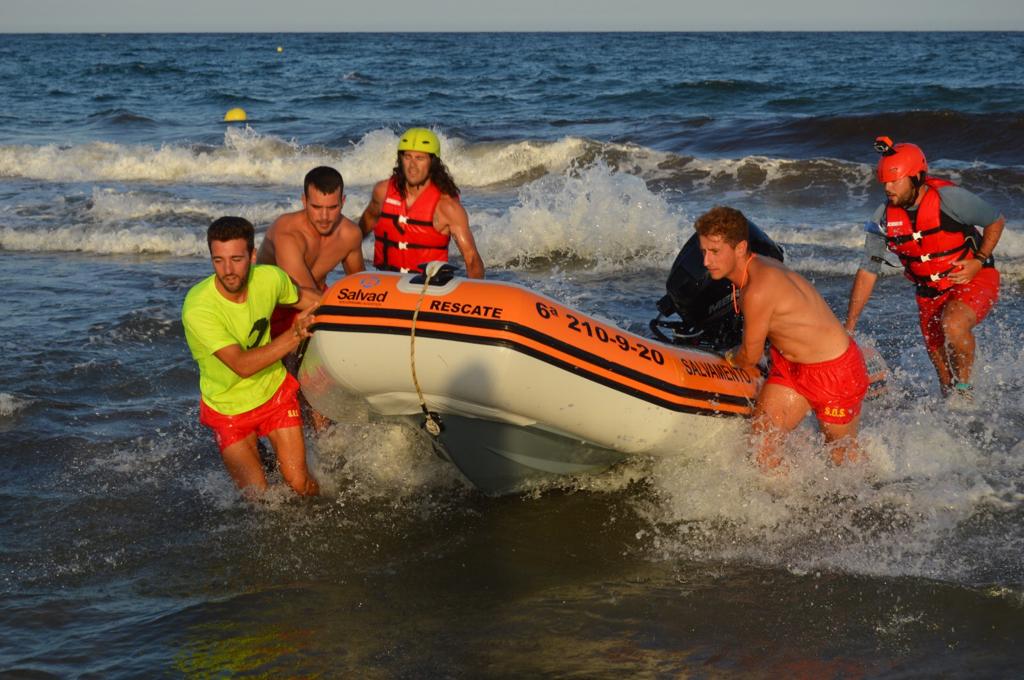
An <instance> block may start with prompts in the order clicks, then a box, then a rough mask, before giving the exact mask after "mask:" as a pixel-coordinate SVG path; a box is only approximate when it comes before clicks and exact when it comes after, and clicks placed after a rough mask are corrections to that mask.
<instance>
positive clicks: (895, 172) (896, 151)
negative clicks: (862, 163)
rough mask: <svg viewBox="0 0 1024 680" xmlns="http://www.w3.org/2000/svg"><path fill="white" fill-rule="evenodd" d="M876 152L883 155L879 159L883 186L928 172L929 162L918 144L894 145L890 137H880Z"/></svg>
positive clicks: (879, 170) (880, 178)
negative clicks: (901, 178)
mask: <svg viewBox="0 0 1024 680" xmlns="http://www.w3.org/2000/svg"><path fill="white" fill-rule="evenodd" d="M875 150H876V151H878V152H879V153H881V154H882V157H881V158H879V159H878V181H879V182H881V183H883V184H884V183H886V182H895V181H896V180H898V179H899V178H900V177H916V176H917V175H919V174H920V173H922V172H928V161H927V160H925V157H924V152H923V151H921V148H920V147H919V146H917V145H916V144H905V143H904V144H893V143H892V140H891V139H889V138H888V137H879V138H877V139H876V140H875Z"/></svg>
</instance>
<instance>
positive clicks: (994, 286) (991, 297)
mask: <svg viewBox="0 0 1024 680" xmlns="http://www.w3.org/2000/svg"><path fill="white" fill-rule="evenodd" d="M950 300H959V301H960V302H962V303H964V304H965V305H967V306H968V307H970V308H971V309H972V310H974V315H975V316H976V317H977V319H978V323H981V322H982V321H983V320H984V319H985V317H986V316H988V313H989V312H990V311H991V310H992V305H994V304H995V303H996V301H997V300H999V272H998V271H997V270H996V268H995V267H985V268H984V269H982V270H981V271H980V272H978V273H977V274H976V275H975V277H974V278H973V279H971V280H970V281H968V282H967V283H962V284H960V285H958V286H953V287H952V288H949V289H948V290H946V292H945V293H943V294H942V295H937V296H935V297H933V298H928V297H921V296H920V295H918V296H917V309H918V312H919V313H920V318H921V335H923V336H924V345H925V347H927V348H928V351H929V352H936V351H938V350H940V349H942V346H943V345H944V344H945V343H946V334H945V333H943V331H942V312H943V311H944V310H945V309H946V304H947V303H948V302H949V301H950Z"/></svg>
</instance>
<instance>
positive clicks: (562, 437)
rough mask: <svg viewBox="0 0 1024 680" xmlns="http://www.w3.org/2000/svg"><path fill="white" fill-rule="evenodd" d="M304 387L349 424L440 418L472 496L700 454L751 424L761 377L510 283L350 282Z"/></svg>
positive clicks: (341, 290)
mask: <svg viewBox="0 0 1024 680" xmlns="http://www.w3.org/2000/svg"><path fill="white" fill-rule="evenodd" d="M313 330H314V333H313V337H312V338H311V340H310V342H309V345H308V347H307V349H306V351H305V355H304V359H303V362H302V366H301V368H300V372H299V380H300V382H301V384H302V387H303V393H304V394H305V396H306V398H307V399H308V400H309V401H310V403H311V404H312V405H313V407H314V408H315V409H316V410H318V411H320V412H321V413H323V414H324V415H326V416H328V417H330V418H332V419H335V420H344V419H345V418H346V414H347V413H348V412H349V411H350V410H351V408H352V399H353V397H354V398H357V399H360V400H363V401H365V403H366V404H368V405H369V407H370V409H371V410H372V411H374V412H376V413H377V414H379V415H381V416H384V417H391V418H396V419H404V420H408V419H410V418H416V417H419V418H420V419H422V416H423V414H424V412H425V411H429V412H432V413H436V414H438V415H439V417H440V420H441V422H442V423H443V425H444V427H443V431H442V432H440V433H439V434H438V435H437V436H436V437H435V438H434V444H435V447H436V448H437V449H438V451H439V452H440V453H441V454H442V455H444V456H445V457H446V458H448V459H449V460H451V461H452V462H453V463H454V464H455V465H456V466H458V468H459V469H460V470H461V471H462V472H463V474H464V475H465V476H466V477H467V478H468V479H469V480H470V481H471V482H472V483H473V484H474V485H476V486H477V487H478V488H480V489H482V490H484V491H487V492H490V493H503V492H506V491H510V490H514V489H515V488H517V487H521V486H523V485H524V484H532V483H534V482H536V481H537V480H546V479H550V478H556V477H560V476H565V475H572V474H578V473H583V472H591V471H595V470H600V469H604V468H606V467H608V466H610V465H613V464H615V463H616V462H618V461H621V460H623V459H625V458H626V457H628V456H631V455H662V454H684V455H685V454H687V453H690V452H701V451H703V450H704V449H705V446H706V445H707V444H708V443H709V442H710V441H711V440H712V439H715V438H717V437H719V436H721V434H722V432H723V431H724V430H735V431H736V432H737V433H738V432H739V431H740V429H741V428H742V424H741V419H740V417H741V416H746V415H749V413H750V410H751V400H752V399H753V397H754V395H755V393H756V389H757V387H758V384H759V376H757V375H751V374H750V373H748V372H745V371H742V370H740V369H735V368H732V367H729V366H728V365H727V364H725V363H724V361H723V360H722V359H721V358H720V357H718V356H716V355H713V354H710V353H705V352H700V351H697V350H690V349H685V348H679V347H674V346H671V345H665V344H662V343H658V342H655V341H651V340H649V339H647V338H643V337H641V336H638V335H635V334H633V333H630V332H628V331H625V330H623V329H620V328H617V327H616V326H614V325H613V324H610V323H608V322H605V321H601V320H598V319H596V318H594V317H591V316H588V315H586V314H583V313H581V312H579V311H578V310H574V309H572V308H570V307H566V306H564V305H561V304H560V303H558V302H556V301H554V300H552V299H550V298H547V297H545V296H542V295H539V294H537V293H534V292H532V291H529V290H528V289H526V288H523V287H521V286H517V285H514V284H506V283H500V282H492V281H470V280H466V279H459V278H455V279H452V280H451V281H450V282H448V283H446V284H445V285H443V286H428V287H426V288H424V287H423V285H422V284H420V283H417V282H414V280H413V278H412V277H411V276H410V275H399V274H390V273H385V272H374V273H363V274H357V275H353V276H349V277H346V278H345V279H342V280H341V281H339V282H337V283H336V284H335V285H334V286H332V287H331V289H330V290H328V291H327V293H325V295H324V298H323V301H322V305H321V309H320V311H319V313H318V315H317V320H316V323H315V324H314V326H313Z"/></svg>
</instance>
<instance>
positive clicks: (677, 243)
mask: <svg viewBox="0 0 1024 680" xmlns="http://www.w3.org/2000/svg"><path fill="white" fill-rule="evenodd" d="M688 222H689V218H686V217H683V216H681V215H679V214H678V213H677V212H675V210H673V208H672V207H671V206H669V204H668V203H667V201H666V200H665V199H664V198H663V197H662V196H659V195H658V194H655V193H654V192H652V191H651V190H650V189H649V188H648V187H647V185H646V183H645V182H644V181H643V180H642V179H641V178H639V177H637V176H635V175H630V174H624V173H619V172H615V171H613V170H611V169H610V168H609V167H608V166H607V165H605V164H604V163H595V164H593V165H591V166H588V167H585V168H581V169H578V170H577V169H573V170H571V171H567V172H564V173H562V174H558V175H554V174H551V175H545V176H544V177H542V178H541V179H539V180H536V181H535V182H531V183H530V184H528V185H526V186H524V187H523V188H522V189H521V190H520V191H519V198H518V203H517V205H514V206H512V207H511V208H510V209H509V210H508V211H507V212H504V213H502V214H500V215H478V216H476V219H475V223H476V225H477V227H478V235H477V241H478V245H480V248H481V251H482V252H487V253H491V254H492V255H491V256H490V257H491V259H493V260H495V261H496V262H500V263H502V265H503V266H512V267H515V266H517V265H519V264H522V263H529V262H530V261H531V260H535V259H541V258H553V259H555V260H560V259H565V258H566V257H575V258H579V259H582V260H588V261H592V262H593V263H595V265H596V266H597V267H598V268H601V267H605V268H609V269H614V268H620V267H622V266H632V267H660V268H664V267H667V266H668V265H670V264H671V262H672V259H673V258H674V257H675V255H676V253H677V252H678V251H679V248H680V247H681V246H682V244H683V243H684V242H685V241H686V239H687V238H689V236H690V231H689V230H688V228H684V225H688ZM556 264H557V262H556Z"/></svg>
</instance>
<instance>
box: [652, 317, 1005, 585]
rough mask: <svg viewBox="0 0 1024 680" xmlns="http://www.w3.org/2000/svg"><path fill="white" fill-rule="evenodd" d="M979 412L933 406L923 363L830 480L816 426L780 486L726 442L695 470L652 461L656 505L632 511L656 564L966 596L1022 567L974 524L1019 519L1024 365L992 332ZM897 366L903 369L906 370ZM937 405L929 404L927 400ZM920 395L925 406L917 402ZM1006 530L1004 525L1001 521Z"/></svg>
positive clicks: (985, 339)
mask: <svg viewBox="0 0 1024 680" xmlns="http://www.w3.org/2000/svg"><path fill="white" fill-rule="evenodd" d="M981 334H982V337H981V338H980V341H979V346H983V347H984V350H983V351H981V352H979V359H978V363H977V364H976V368H977V369H978V370H977V371H976V374H977V375H976V381H975V384H976V396H975V398H976V401H975V403H974V405H973V406H968V407H966V409H965V410H962V411H954V410H951V406H950V405H948V404H946V403H944V402H942V401H941V398H940V397H938V396H937V395H934V394H931V392H930V390H929V388H930V387H933V386H932V385H931V381H932V380H934V375H933V373H932V372H931V367H930V365H928V362H927V359H926V358H925V357H924V352H923V350H922V349H920V348H919V347H916V346H915V347H914V352H913V354H914V355H915V357H917V355H920V357H918V358H920V361H916V359H914V361H912V362H911V363H913V365H912V366H911V365H909V364H908V365H907V367H906V368H904V367H903V366H902V365H901V366H896V367H895V370H894V371H893V377H892V379H891V386H890V394H889V395H887V396H886V397H883V398H882V399H880V400H876V401H872V402H868V403H867V405H866V407H865V413H864V418H863V421H862V424H861V433H860V436H859V441H860V444H861V446H862V447H863V449H864V450H865V452H866V453H867V456H868V459H867V461H866V462H862V463H858V464H854V465H847V466H844V467H839V468H836V467H833V466H832V465H831V464H829V463H828V462H827V452H826V451H825V450H824V448H823V442H822V439H821V436H820V434H818V432H817V428H816V426H815V425H814V423H813V419H812V418H808V419H806V420H805V421H804V422H803V423H802V424H801V425H800V426H799V427H798V428H797V430H795V431H794V432H793V433H792V434H791V435H790V437H789V439H788V440H787V442H786V445H785V452H786V458H787V460H788V462H789V464H790V466H791V467H790V469H789V472H788V474H786V475H784V476H782V477H780V478H772V477H767V476H765V475H763V474H762V473H761V472H760V471H759V470H757V469H756V468H755V466H754V465H752V464H751V463H750V462H749V460H748V458H747V456H748V453H747V452H748V446H749V444H748V443H747V442H746V441H736V440H728V441H722V442H720V443H719V445H718V446H716V447H712V448H709V449H708V450H706V451H703V452H701V453H699V454H697V455H695V456H693V457H692V458H690V459H684V460H674V459H671V458H662V459H656V460H655V461H653V469H652V471H651V473H650V477H649V480H650V482H651V484H652V485H653V488H654V490H655V493H654V497H653V499H638V500H637V505H638V510H639V512H641V513H642V514H643V516H644V517H646V518H647V520H648V522H649V525H650V531H651V533H652V536H654V540H653V550H654V554H655V556H656V557H658V558H659V559H662V558H668V559H678V558H679V557H688V558H693V559H703V560H706V559H709V558H711V559H725V560H737V561H744V562H756V563H766V564H772V565H777V566H787V567H788V568H790V569H791V570H793V571H794V573H809V572H813V571H817V570H830V571H843V572H848V573H861V574H871V575H880V576H918V577H926V578H936V579H941V580H951V581H958V582H971V580H972V579H973V578H975V576H974V574H976V573H978V572H982V573H983V572H984V570H985V568H986V564H987V563H988V561H989V560H993V559H995V560H1015V559H1016V557H1015V556H1016V555H1018V554H1019V552H1014V551H1019V549H1020V546H1021V544H1022V543H1024V540H1022V536H1021V534H1020V532H1009V533H1008V534H1007V535H1005V536H1003V537H1001V538H1000V540H999V541H998V542H997V543H995V544H991V543H989V544H986V548H985V554H979V553H978V552H977V551H976V550H975V549H974V547H973V544H972V543H971V541H972V540H981V541H987V540H988V539H984V538H983V537H978V538H977V539H974V537H973V533H974V530H973V529H972V528H971V527H972V526H973V524H972V523H974V522H976V521H977V520H978V518H979V517H980V518H986V517H989V518H992V517H999V516H1001V515H1002V516H1006V517H1007V518H1009V517H1012V514H1013V513H1014V512H1018V511H1019V507H1020V503H1021V494H1020V492H1019V491H1018V489H1017V482H1016V480H1019V478H1020V474H1021V467H1022V462H1021V459H1020V457H1019V451H1020V448H1021V446H1022V442H1024V425H1022V424H1021V423H1022V422H1024V420H1022V411H1021V404H1020V400H1019V399H1016V398H1010V397H1011V396H1013V397H1015V395H1016V394H1018V393H1019V389H1020V387H1021V385H1020V379H1019V375H1020V371H1022V370H1024V352H1022V351H1021V349H1020V348H1019V345H1018V343H1017V342H1016V341H1015V339H1013V338H1012V337H1011V336H1012V335H1013V334H1012V333H1004V332H1003V331H1002V330H1001V329H998V328H995V327H991V326H987V327H984V328H983V329H982V331H981ZM902 361H903V359H901V362H902ZM932 391H933V390H932ZM922 393H924V394H922ZM998 521H1002V520H998Z"/></svg>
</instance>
